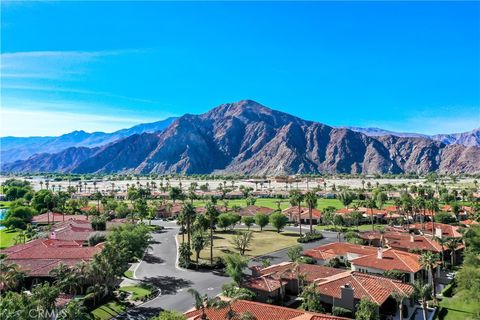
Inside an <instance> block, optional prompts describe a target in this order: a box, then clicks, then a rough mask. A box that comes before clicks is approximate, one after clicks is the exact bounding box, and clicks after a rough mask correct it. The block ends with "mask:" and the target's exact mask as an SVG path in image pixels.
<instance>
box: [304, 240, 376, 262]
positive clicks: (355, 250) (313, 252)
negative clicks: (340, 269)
mask: <svg viewBox="0 0 480 320" xmlns="http://www.w3.org/2000/svg"><path fill="white" fill-rule="evenodd" d="M376 252H377V250H376V249H375V248H373V247H369V246H362V245H358V244H352V243H348V242H334V243H329V244H325V245H322V246H319V247H316V248H313V249H310V250H306V251H305V252H304V255H306V256H309V257H312V258H314V259H319V260H325V259H331V258H333V257H336V256H345V255H347V254H348V253H350V254H356V255H369V254H374V253H376Z"/></svg>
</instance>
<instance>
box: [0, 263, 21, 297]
mask: <svg viewBox="0 0 480 320" xmlns="http://www.w3.org/2000/svg"><path fill="white" fill-rule="evenodd" d="M25 276H26V275H25V273H24V272H23V271H21V270H20V266H18V265H17V264H15V263H11V264H7V263H5V262H4V261H3V260H1V261H0V292H2V291H3V290H7V291H8V290H13V289H15V288H17V287H18V286H19V285H20V284H21V283H22V282H23V279H24V278H25Z"/></svg>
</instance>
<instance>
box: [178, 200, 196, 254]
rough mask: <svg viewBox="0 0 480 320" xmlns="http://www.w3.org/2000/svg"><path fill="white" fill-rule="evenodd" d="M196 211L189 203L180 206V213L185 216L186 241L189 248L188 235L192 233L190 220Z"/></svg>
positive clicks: (193, 217)
mask: <svg viewBox="0 0 480 320" xmlns="http://www.w3.org/2000/svg"><path fill="white" fill-rule="evenodd" d="M196 214H197V211H195V208H194V207H193V205H192V204H191V203H185V204H184V205H183V207H182V215H183V216H184V217H185V220H186V221H185V222H186V223H187V243H188V248H190V237H191V235H192V221H193V220H194V219H195V215H196Z"/></svg>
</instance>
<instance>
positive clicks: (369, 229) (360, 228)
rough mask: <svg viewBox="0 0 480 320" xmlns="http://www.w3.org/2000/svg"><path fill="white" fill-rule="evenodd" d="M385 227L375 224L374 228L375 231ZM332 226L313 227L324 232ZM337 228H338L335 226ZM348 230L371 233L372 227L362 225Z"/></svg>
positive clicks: (384, 225)
mask: <svg viewBox="0 0 480 320" xmlns="http://www.w3.org/2000/svg"><path fill="white" fill-rule="evenodd" d="M386 226H387V225H386V224H375V225H374V227H375V230H377V227H386ZM332 227H333V226H332V225H326V226H315V228H316V229H317V230H320V231H322V230H326V229H329V228H332ZM337 228H339V227H338V226H337ZM349 229H350V230H355V229H357V230H359V231H371V230H372V225H371V224H362V225H359V226H358V227H350V228H349Z"/></svg>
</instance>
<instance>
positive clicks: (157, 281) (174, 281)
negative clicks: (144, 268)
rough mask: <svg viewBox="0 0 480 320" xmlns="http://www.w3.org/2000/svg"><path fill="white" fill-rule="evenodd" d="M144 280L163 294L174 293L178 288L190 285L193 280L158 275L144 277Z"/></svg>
mask: <svg viewBox="0 0 480 320" xmlns="http://www.w3.org/2000/svg"><path fill="white" fill-rule="evenodd" d="M144 282H146V283H148V284H151V285H153V286H156V287H157V288H159V289H160V290H161V293H162V295H164V294H175V293H177V291H178V290H179V289H183V288H186V287H190V286H191V285H192V284H193V282H192V281H190V280H185V279H181V278H175V277H169V276H158V277H152V278H145V279H144Z"/></svg>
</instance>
